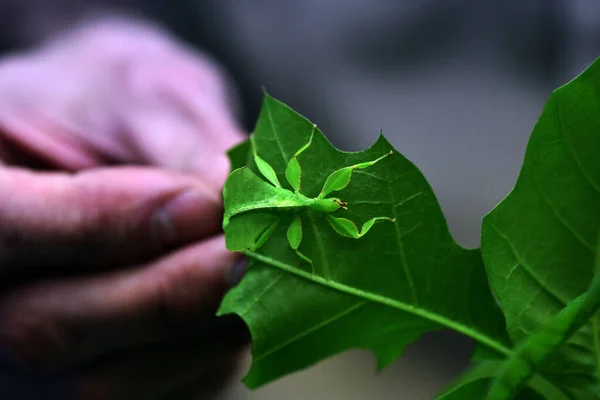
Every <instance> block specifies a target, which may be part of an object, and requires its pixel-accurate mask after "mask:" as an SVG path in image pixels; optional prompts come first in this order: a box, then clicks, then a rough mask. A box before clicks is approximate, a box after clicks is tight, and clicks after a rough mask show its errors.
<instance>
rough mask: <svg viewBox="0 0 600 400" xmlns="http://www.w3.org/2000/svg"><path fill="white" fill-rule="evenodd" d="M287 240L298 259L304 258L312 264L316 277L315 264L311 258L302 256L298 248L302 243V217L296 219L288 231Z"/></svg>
mask: <svg viewBox="0 0 600 400" xmlns="http://www.w3.org/2000/svg"><path fill="white" fill-rule="evenodd" d="M287 238H288V242H289V243H290V247H291V248H292V249H293V250H294V251H295V252H296V254H297V255H298V257H300V258H302V259H303V260H304V261H306V262H307V263H309V264H310V267H311V270H312V274H313V276H314V275H315V268H314V265H313V262H312V260H311V259H310V258H308V257H307V256H305V255H304V254H302V253H301V252H300V251H299V250H298V248H299V247H300V243H302V220H301V219H300V217H296V218H294V220H293V221H292V223H291V224H290V227H289V228H288V230H287Z"/></svg>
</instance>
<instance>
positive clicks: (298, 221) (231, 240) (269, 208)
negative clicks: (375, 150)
mask: <svg viewBox="0 0 600 400" xmlns="http://www.w3.org/2000/svg"><path fill="white" fill-rule="evenodd" d="M315 129H316V125H313V130H312V133H311V136H310V139H309V140H308V143H306V144H305V145H304V146H302V147H300V148H299V149H298V150H297V151H296V153H295V154H294V155H293V156H292V158H291V159H290V161H289V163H288V165H287V168H286V170H285V177H286V180H287V181H288V183H289V184H290V186H291V187H292V189H293V190H289V189H286V188H284V187H282V185H281V183H280V182H279V179H278V178H277V173H276V172H275V170H274V169H273V167H271V165H269V163H268V162H267V161H265V160H264V159H263V158H262V157H260V156H259V154H258V151H257V148H256V142H255V140H254V135H252V136H250V143H251V146H252V155H253V159H254V163H255V164H256V167H257V168H258V170H259V171H260V173H261V174H262V175H263V176H264V177H265V178H266V181H265V180H262V179H261V178H259V177H258V176H257V175H256V174H255V173H254V172H252V171H251V170H250V169H249V168H246V167H242V168H238V169H236V170H234V171H233V172H232V173H231V174H230V175H229V178H228V179H227V182H226V183H225V187H224V188H223V199H224V204H225V215H224V218H223V229H224V231H225V240H226V245H227V248H228V249H229V250H230V251H246V250H249V251H255V250H257V249H258V248H260V247H261V246H262V245H263V244H264V243H265V242H266V241H267V239H268V238H269V237H270V236H271V234H272V233H273V231H274V230H275V228H276V227H277V226H278V224H279V223H280V221H281V217H282V216H290V217H292V218H293V220H292V222H291V224H290V225H289V228H288V230H287V239H288V243H289V245H290V247H291V248H292V249H293V250H294V251H295V252H296V254H297V255H298V257H300V258H301V259H302V260H304V261H305V262H307V263H309V264H311V267H312V260H311V259H310V258H309V257H307V256H306V255H305V254H303V253H302V252H300V250H299V248H300V245H301V243H302V236H303V233H302V217H301V215H300V214H301V213H302V212H304V211H307V210H312V211H315V212H318V213H322V214H324V215H325V216H326V218H327V221H328V222H329V224H330V225H331V227H332V228H333V229H334V230H335V231H336V232H337V233H338V234H340V235H342V236H344V237H347V238H352V239H360V238H361V237H363V236H364V235H366V234H367V232H369V230H370V229H371V228H372V227H373V225H375V222H377V221H380V220H387V221H391V222H394V219H393V218H389V217H374V218H371V219H370V220H368V221H367V222H365V223H364V224H363V226H362V227H361V229H360V230H359V229H358V227H357V226H356V224H355V223H354V222H353V221H351V220H349V219H347V218H342V217H334V216H333V215H332V214H333V213H335V212H336V211H338V210H340V209H342V210H347V207H348V203H347V202H345V201H343V200H341V199H339V198H337V197H328V195H330V194H331V193H332V192H337V191H340V190H342V189H344V188H345V187H346V186H348V184H349V183H350V180H351V178H352V172H353V171H354V170H357V169H365V168H368V167H370V166H372V165H375V164H376V163H378V162H379V161H381V160H383V159H384V158H386V157H387V156H389V155H391V154H392V152H391V151H390V152H388V153H386V154H384V155H382V156H381V157H379V158H377V159H375V160H372V161H367V162H362V163H358V164H354V165H350V166H347V167H344V168H341V169H338V170H337V171H334V172H332V173H331V174H330V175H329V177H328V178H327V179H326V180H325V183H324V184H323V189H322V190H321V192H320V193H319V195H318V196H317V197H315V198H310V197H307V196H305V195H303V194H302V193H301V191H300V189H301V183H302V167H301V165H300V162H299V161H298V156H300V154H302V153H303V152H304V151H305V150H306V149H308V148H309V147H310V145H311V143H312V140H313V136H314V132H315ZM312 268H313V269H312V271H313V274H314V267H312Z"/></svg>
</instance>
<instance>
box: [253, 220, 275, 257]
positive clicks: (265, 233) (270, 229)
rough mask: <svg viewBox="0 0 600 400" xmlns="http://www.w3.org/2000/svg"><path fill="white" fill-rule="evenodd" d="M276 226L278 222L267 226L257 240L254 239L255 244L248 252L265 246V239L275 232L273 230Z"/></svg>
mask: <svg viewBox="0 0 600 400" xmlns="http://www.w3.org/2000/svg"><path fill="white" fill-rule="evenodd" d="M278 224H279V221H275V222H273V223H272V224H271V225H269V227H267V229H265V230H264V231H263V232H262V233H261V234H260V236H259V237H258V239H256V242H255V243H254V244H253V245H252V246H251V247H250V248H249V249H248V250H250V251H256V250H258V249H259V248H260V247H261V246H262V245H263V244H265V242H266V241H267V239H268V238H269V237H270V236H271V235H272V234H273V231H274V230H275V228H277V225H278Z"/></svg>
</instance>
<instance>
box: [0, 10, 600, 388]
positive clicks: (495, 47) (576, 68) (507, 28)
mask: <svg viewBox="0 0 600 400" xmlns="http://www.w3.org/2000/svg"><path fill="white" fill-rule="evenodd" d="M2 3H4V5H3V6H2V7H3V8H4V10H3V12H2V13H1V14H0V40H1V41H0V47H2V49H4V50H9V49H14V48H19V47H25V46H28V45H31V44H33V43H35V42H36V41H37V40H39V38H40V37H42V36H44V35H47V34H48V33H51V32H53V31H56V30H60V29H64V28H65V27H66V26H68V25H69V24H71V23H73V22H75V21H76V20H77V19H78V18H79V17H81V16H82V15H87V16H89V15H91V14H92V13H93V12H96V11H98V10H99V11H106V10H108V11H111V12H124V13H129V15H141V16H143V17H146V18H149V19H152V20H154V21H156V22H157V23H160V24H164V26H166V27H167V28H168V29H170V30H171V32H172V33H173V34H174V35H177V36H178V37H179V38H181V39H183V40H185V41H187V42H188V43H191V44H193V45H194V46H196V47H197V48H198V49H200V50H202V51H205V52H208V53H209V54H211V55H212V56H213V57H214V58H215V59H216V60H217V61H218V62H220V63H221V64H222V65H223V66H224V67H225V68H226V69H227V71H228V72H229V74H230V76H231V79H232V81H233V82H234V86H235V93H236V96H237V99H238V103H239V110H240V118H241V120H242V121H243V124H244V126H245V128H246V129H247V130H248V131H250V130H251V129H252V127H253V123H254V121H255V119H256V117H257V115H258V110H259V107H260V102H261V96H262V89H261V88H262V87H263V86H264V87H265V88H266V89H267V90H268V91H269V92H270V93H271V94H272V95H273V96H275V97H276V98H278V99H280V100H282V101H283V102H285V103H287V104H288V105H290V106H291V107H293V108H294V109H295V110H297V111H298V112H300V113H302V114H303V115H305V116H306V117H307V118H309V119H310V120H312V121H313V122H315V123H317V124H318V125H319V126H320V128H321V129H322V130H323V131H324V132H325V134H326V135H327V136H328V137H329V138H330V139H331V141H332V142H333V143H334V144H335V145H336V146H337V147H339V148H341V149H343V150H360V149H363V148H365V147H367V146H369V145H370V144H371V143H373V142H374V141H375V139H376V137H377V135H378V134H379V131H380V129H382V130H383V132H384V134H385V135H386V137H387V138H388V139H389V140H390V141H391V142H392V144H393V145H394V146H395V147H396V149H398V150H399V151H400V152H401V153H403V154H404V155H405V156H406V157H407V158H409V159H410V160H411V161H412V162H414V163H415V164H416V165H417V166H418V167H419V168H420V169H421V171H422V172H423V173H424V174H425V176H426V178H427V179H428V181H429V183H430V184H431V185H432V187H433V189H434V191H435V193H436V194H437V196H438V199H439V201H440V203H441V205H442V208H443V210H444V213H445V215H446V218H447V220H448V222H449V225H450V229H451V231H452V232H453V234H454V236H455V237H456V239H457V240H458V241H459V242H460V243H461V244H463V245H465V246H468V247H475V246H478V244H479V234H480V224H481V219H482V217H483V216H484V215H485V214H486V212H488V211H489V210H490V209H491V208H492V207H493V206H494V205H495V204H496V203H498V202H499V201H500V200H501V199H502V198H503V197H504V196H505V195H506V194H507V193H508V191H509V190H510V188H511V187H512V185H513V184H514V182H515V180H516V178H517V175H518V172H519V169H520V166H521V162H522V159H523V155H524V152H525V146H526V144H527V140H528V137H529V134H530V132H531V130H532V128H533V126H534V124H535V122H536V119H537V117H538V115H539V114H540V112H541V110H542V107H543V105H544V103H545V100H546V98H547V97H548V96H549V94H550V92H551V91H552V90H553V89H554V88H556V87H558V86H559V85H561V84H563V83H565V82H567V81H568V80H570V79H572V78H573V77H575V76H576V75H577V74H578V73H579V72H581V71H582V70H583V69H584V68H585V67H586V66H587V65H588V64H589V63H591V62H592V61H593V60H594V59H595V58H596V57H597V56H598V54H599V53H600V24H599V23H598V21H600V19H599V17H600V2H597V1H594V0H562V1H561V0H529V1H527V2H523V1H519V0H504V1H502V2H499V1H481V0H454V1H447V0H420V1H416V0H414V1H413V0H404V1H398V0H326V1H323V0H305V1H282V0H279V1H277V0H255V1H232V0H220V1H213V2H209V1H193V0H186V1H178V2H169V1H139V0H138V1H135V0H130V1H84V0H54V1H52V2H50V1H43V0H38V1H33V0H29V1H21V2H18V1H6V0H4V1H2ZM32 7H35V12H31V8H32ZM7 18H10V19H11V20H12V21H18V23H13V24H8V23H3V22H2V21H3V20H4V22H6V21H7ZM17 25H20V26H23V27H26V29H21V30H17V29H14V27H15V26H17ZM332 340H333V339H332ZM470 348H471V347H470V343H469V342H468V341H467V340H465V339H463V338H460V337H457V336H455V335H452V334H449V333H436V334H431V335H428V336H426V337H425V338H423V339H422V340H421V341H420V342H419V343H417V344H415V345H413V346H411V347H410V348H409V349H407V351H406V354H405V356H404V357H403V358H402V359H400V360H398V362H396V363H395V364H394V365H392V366H391V367H389V368H388V369H386V370H385V371H383V372H382V373H380V374H376V373H375V362H374V359H373V358H372V356H371V355H370V354H369V353H366V352H361V351H352V352H348V353H345V354H342V355H340V356H337V357H335V358H333V359H330V360H328V361H325V362H323V363H321V364H319V365H317V366H315V367H313V368H311V369H309V370H307V371H303V372H300V373H297V374H294V375H292V376H289V377H286V378H284V379H281V380H279V381H277V382H275V383H273V384H270V385H268V386H266V387H264V388H262V389H260V390H257V391H254V392H249V391H247V390H246V389H245V388H244V387H243V385H242V384H240V383H235V384H233V385H232V386H231V388H230V389H229V390H227V391H226V393H224V394H223V395H222V397H221V400H259V399H260V400H269V399H287V400H294V399H344V400H351V399H389V398H396V399H403V400H421V399H423V400H424V399H430V398H432V396H433V395H434V394H435V393H437V392H439V390H440V389H442V388H443V387H444V386H445V385H446V384H447V383H448V382H449V381H450V380H451V379H453V378H454V377H455V376H456V375H457V374H458V373H459V372H460V370H461V369H462V368H463V367H464V365H465V364H466V362H467V360H468V357H469V351H470ZM243 372H244V371H241V372H240V374H241V375H240V377H241V376H242V375H243Z"/></svg>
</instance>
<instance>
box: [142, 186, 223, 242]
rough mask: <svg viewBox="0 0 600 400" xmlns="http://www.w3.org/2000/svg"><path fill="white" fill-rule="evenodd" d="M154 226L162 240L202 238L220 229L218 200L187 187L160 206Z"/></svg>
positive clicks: (156, 234)
mask: <svg viewBox="0 0 600 400" xmlns="http://www.w3.org/2000/svg"><path fill="white" fill-rule="evenodd" d="M152 219H153V220H152V229H153V231H154V232H153V234H154V236H155V237H156V238H157V239H158V241H159V243H167V244H171V243H174V242H187V241H192V240H199V239H202V238H204V237H206V236H207V235H209V234H212V233H214V232H216V231H218V229H219V226H220V213H219V207H218V205H217V203H216V202H215V201H214V200H213V199H212V198H210V197H209V196H207V194H206V193H205V192H204V191H202V190H200V189H196V188H192V189H186V190H184V191H183V192H181V193H179V194H177V195H176V196H175V197H174V198H173V199H171V200H169V201H167V203H166V204H165V205H164V206H163V207H161V208H160V209H159V210H158V211H157V212H156V213H155V214H154V215H153V217H152Z"/></svg>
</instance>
